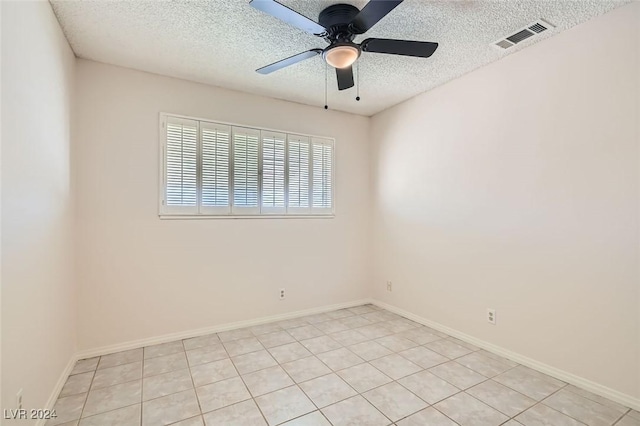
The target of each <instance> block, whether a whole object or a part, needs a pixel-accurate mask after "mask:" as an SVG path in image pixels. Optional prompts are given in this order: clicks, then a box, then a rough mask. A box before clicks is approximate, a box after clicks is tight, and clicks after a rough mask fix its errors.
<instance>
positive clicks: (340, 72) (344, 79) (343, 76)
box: [336, 66, 354, 90]
mask: <svg viewBox="0 0 640 426" xmlns="http://www.w3.org/2000/svg"><path fill="white" fill-rule="evenodd" d="M336 76H338V90H345V89H348V88H350V87H353V85H354V83H353V68H351V66H348V67H346V68H336Z"/></svg>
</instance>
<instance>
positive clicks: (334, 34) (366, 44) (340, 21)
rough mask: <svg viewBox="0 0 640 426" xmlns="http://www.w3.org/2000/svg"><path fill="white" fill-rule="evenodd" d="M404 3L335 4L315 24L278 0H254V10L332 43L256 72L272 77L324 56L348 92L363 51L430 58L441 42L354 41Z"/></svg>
mask: <svg viewBox="0 0 640 426" xmlns="http://www.w3.org/2000/svg"><path fill="white" fill-rule="evenodd" d="M402 1H403V0H370V1H369V3H367V4H366V5H365V6H364V7H363V8H362V10H359V9H358V8H357V7H355V6H352V5H350V4H343V3H339V4H334V5H331V6H329V7H327V8H325V9H324V10H322V12H320V16H319V17H318V22H315V21H313V20H311V19H309V18H307V17H306V16H303V15H301V14H299V13H298V12H296V11H295V10H293V9H290V8H288V7H287V6H285V5H283V4H280V3H278V2H277V1H275V0H251V1H250V2H249V4H250V5H251V6H253V7H254V8H256V9H258V10H260V11H262V12H264V13H267V14H269V15H271V16H273V17H276V18H278V19H280V20H282V21H284V22H286V23H288V24H289V25H292V26H294V27H296V28H299V29H301V30H304V31H306V32H308V33H311V34H313V35H315V36H317V37H322V38H324V39H325V41H326V42H327V43H329V46H327V47H326V48H324V49H311V50H308V51H306V52H302V53H298V54H297V55H293V56H290V57H288V58H285V59H282V60H280V61H278V62H274V63H272V64H270V65H267V66H264V67H262V68H259V69H257V70H256V71H257V72H258V73H260V74H270V73H272V72H274V71H277V70H279V69H282V68H285V67H288V66H290V65H293V64H296V63H298V62H300V61H303V60H305V59H309V58H313V57H314V56H317V55H320V54H321V55H322V57H323V58H324V60H325V61H326V63H327V64H329V65H331V66H332V67H334V68H335V69H336V75H337V77H338V90H345V89H348V88H350V87H353V85H354V82H353V70H352V68H351V65H352V64H353V63H354V62H355V61H356V60H357V59H358V58H359V57H360V53H361V52H371V53H388V54H392V55H404V56H416V57H420V58H428V57H429V56H431V55H432V54H433V52H435V51H436V49H437V48H438V43H431V42H427V41H411V40H394V39H387V38H368V39H366V40H364V41H363V42H362V43H360V44H357V43H354V42H353V39H354V38H355V36H357V35H359V34H364V33H365V32H367V31H368V30H369V29H371V27H373V26H374V25H375V24H376V23H377V22H378V21H380V20H381V19H382V18H384V17H385V16H386V15H387V14H388V13H389V12H391V11H392V10H393V9H394V8H395V7H396V6H398V5H399V4H400V3H402Z"/></svg>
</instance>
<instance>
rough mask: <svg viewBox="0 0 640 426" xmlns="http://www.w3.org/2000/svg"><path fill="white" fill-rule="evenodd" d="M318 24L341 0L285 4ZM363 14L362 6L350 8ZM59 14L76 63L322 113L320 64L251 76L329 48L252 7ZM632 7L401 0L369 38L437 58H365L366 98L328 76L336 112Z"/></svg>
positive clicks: (391, 99) (123, 7)
mask: <svg viewBox="0 0 640 426" xmlns="http://www.w3.org/2000/svg"><path fill="white" fill-rule="evenodd" d="M281 2H282V3H283V4H285V5H287V6H289V7H290V8H292V9H294V10H296V11H298V12H300V13H302V14H303V15H305V16H308V17H310V18H312V19H314V20H317V17H318V14H319V13H320V11H321V10H322V9H324V8H325V7H327V6H329V5H331V4H334V3H340V2H341V1H328V0H282V1H281ZM342 2H343V3H351V4H353V5H355V6H357V7H358V8H362V7H363V6H364V5H365V4H366V0H344V1H342ZM51 3H52V5H53V9H54V11H55V13H56V15H57V17H58V20H59V21H60V23H61V25H62V28H63V30H64V32H65V34H66V36H67V39H68V40H69V42H70V44H71V47H72V48H73V50H74V52H75V53H76V55H77V56H78V57H81V58H85V59H91V60H95V61H100V62H105V63H109V64H114V65H120V66H124V67H129V68H134V69H138V70H142V71H148V72H152V73H156V74H162V75H167V76H172V77H178V78H183V79H187V80H193V81H197V82H202V83H207V84H211V85H214V86H220V87H226V88H230V89H236V90H241V91H245V92H250V93H255V94H259V95H264V96H270V97H274V98H280V99H286V100H289V101H294V102H300V103H303V104H308V105H315V106H322V105H324V87H325V83H324V82H325V63H324V62H323V60H322V58H321V57H320V56H318V57H315V58H312V59H309V60H307V61H304V62H301V63H298V64H296V65H293V66H291V67H289V68H286V69H283V70H280V71H277V72H275V73H272V74H270V75H266V76H265V75H260V74H258V73H256V72H255V69H257V68H260V67H261V66H264V65H267V64H270V63H272V62H275V61H277V60H280V59H283V58H285V57H288V56H291V55H293V54H296V53H299V52H302V51H305V50H308V49H311V48H317V47H320V48H324V47H325V46H326V43H325V41H324V40H322V39H320V38H317V37H314V36H313V35H310V34H307V33H305V32H303V31H301V30H298V29H296V28H292V27H290V26H289V25H287V24H285V23H283V22H281V21H279V20H277V19H275V18H273V17H271V16H268V15H265V14H264V13H261V12H259V11H257V10H255V9H254V8H252V7H250V6H249V0H215V1H156V0H154V1H126V2H122V1H111V0H110V1H68V0H52V1H51ZM624 3H628V1H627V0H614V1H609V0H607V1H605V0H601V1H598V0H580V1H564V0H558V1H554V0H544V1H469V0H462V1H460V0H459V1H426V0H405V1H404V2H403V3H402V4H400V5H399V6H398V7H396V8H395V9H394V10H393V11H392V12H391V13H390V14H389V15H387V16H386V17H385V18H383V19H382V20H381V21H380V22H379V23H378V24H377V25H376V26H375V27H373V28H372V29H371V30H370V31H368V32H367V33H366V34H364V35H362V36H359V37H358V38H356V40H355V41H356V42H360V41H362V40H363V39H365V38H368V37H381V38H398V39H409V40H422V41H435V42H438V43H440V46H439V48H438V50H437V51H436V52H435V53H434V55H433V56H432V57H431V58H428V59H423V58H408V57H402V56H392V55H384V54H375V53H363V54H362V56H361V57H360V59H359V60H358V63H359V68H360V96H361V98H362V100H361V101H360V102H356V100H355V97H356V88H355V87H354V88H352V89H349V90H345V91H342V92H338V89H337V84H336V77H335V71H334V70H333V69H332V68H329V92H328V103H329V107H330V108H331V109H337V110H341V111H347V112H352V113H356V114H362V115H373V114H375V113H377V112H379V111H382V110H384V109H386V108H388V107H390V106H392V105H395V104H397V103H399V102H402V101H404V100H405V99H408V98H410V97H413V96H415V95H417V94H419V93H422V92H424V91H427V90H429V89H431V88H433V87H435V86H438V85H440V84H442V83H444V82H446V81H449V80H451V79H453V78H456V77H458V76H460V75H462V74H465V73H467V72H469V71H471V70H473V69H475V68H478V67H480V66H483V65H485V64H488V63H490V62H493V61H496V60H499V59H500V58H502V57H503V56H505V55H506V54H510V53H513V52H516V51H517V50H520V49H522V48H526V47H527V46H529V45H531V44H532V43H535V42H537V41H539V40H542V39H544V38H546V37H550V36H553V35H554V34H556V33H557V32H559V31H563V30H565V29H568V28H570V27H572V26H574V25H577V24H580V23H582V22H584V21H587V20H588V19H590V18H593V17H595V16H597V15H600V14H603V13H605V12H607V11H609V10H611V9H613V8H615V7H618V6H620V5H622V4H624ZM540 18H542V19H544V20H546V21H547V22H549V23H551V24H553V25H555V26H556V28H555V29H554V30H553V31H550V32H548V33H546V34H545V33H543V34H541V35H540V36H538V37H535V38H534V39H535V40H528V41H524V42H522V43H520V44H519V45H518V46H516V47H514V48H511V49H509V50H508V51H507V52H501V51H500V50H498V49H496V48H494V47H493V46H491V45H490V44H491V43H492V42H494V41H496V40H498V39H500V38H502V37H505V36H508V35H510V34H512V33H513V32H515V31H516V30H519V29H520V28H522V27H524V26H525V25H527V24H529V23H531V22H533V21H535V20H537V19H540Z"/></svg>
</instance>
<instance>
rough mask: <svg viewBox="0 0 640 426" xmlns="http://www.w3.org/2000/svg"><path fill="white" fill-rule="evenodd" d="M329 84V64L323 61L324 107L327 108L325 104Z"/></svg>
mask: <svg viewBox="0 0 640 426" xmlns="http://www.w3.org/2000/svg"><path fill="white" fill-rule="evenodd" d="M328 85H329V65H327V63H326V62H325V63H324V109H329V105H327V89H328V88H327V86H328Z"/></svg>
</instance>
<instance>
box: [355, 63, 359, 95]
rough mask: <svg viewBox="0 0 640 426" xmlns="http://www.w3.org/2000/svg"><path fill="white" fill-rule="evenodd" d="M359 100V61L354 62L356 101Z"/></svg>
mask: <svg viewBox="0 0 640 426" xmlns="http://www.w3.org/2000/svg"><path fill="white" fill-rule="evenodd" d="M359 100H360V62H356V101H359Z"/></svg>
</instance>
